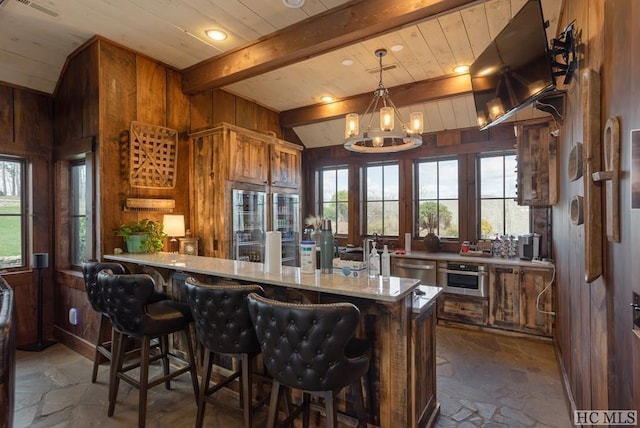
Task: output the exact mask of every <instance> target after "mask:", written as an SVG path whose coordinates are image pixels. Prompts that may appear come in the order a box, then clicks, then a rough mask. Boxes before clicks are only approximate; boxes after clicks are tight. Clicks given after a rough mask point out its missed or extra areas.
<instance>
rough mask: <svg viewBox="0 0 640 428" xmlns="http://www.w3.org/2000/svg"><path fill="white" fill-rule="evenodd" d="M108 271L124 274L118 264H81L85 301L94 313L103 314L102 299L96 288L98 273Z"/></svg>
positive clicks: (122, 268)
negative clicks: (87, 300) (85, 291)
mask: <svg viewBox="0 0 640 428" xmlns="http://www.w3.org/2000/svg"><path fill="white" fill-rule="evenodd" d="M104 269H110V270H111V271H112V272H113V273H116V274H123V273H125V270H124V267H123V266H122V265H121V264H120V263H103V262H98V261H88V262H84V263H82V274H83V276H84V287H85V289H86V290H87V299H89V303H90V304H91V307H92V308H93V309H94V310H95V311H96V312H103V313H104V312H105V306H104V299H103V298H102V293H101V292H100V289H99V287H98V272H100V271H101V270H104Z"/></svg>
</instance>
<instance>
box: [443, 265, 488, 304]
mask: <svg viewBox="0 0 640 428" xmlns="http://www.w3.org/2000/svg"><path fill="white" fill-rule="evenodd" d="M438 285H440V286H441V287H442V288H443V291H444V292H445V293H456V294H464V295H467V296H477V297H487V289H488V285H489V269H488V268H487V266H485V265H481V264H478V263H454V262H439V263H438Z"/></svg>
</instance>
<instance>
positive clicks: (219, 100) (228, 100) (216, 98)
mask: <svg viewBox="0 0 640 428" xmlns="http://www.w3.org/2000/svg"><path fill="white" fill-rule="evenodd" d="M209 93H211V98H212V101H213V114H212V119H211V123H210V126H217V125H218V124H219V123H222V122H226V123H231V124H233V125H237V123H236V98H238V97H236V96H235V95H233V94H230V93H229V92H226V91H223V90H221V89H215V90H213V91H209ZM194 129H195V128H194Z"/></svg>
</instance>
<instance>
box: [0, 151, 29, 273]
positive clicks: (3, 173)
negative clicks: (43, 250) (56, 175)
mask: <svg viewBox="0 0 640 428" xmlns="http://www.w3.org/2000/svg"><path fill="white" fill-rule="evenodd" d="M24 174H25V163H24V161H23V160H17V159H12V158H4V157H0V268H12V267H21V266H25V247H26V245H25V236H26V233H25V229H26V206H25V203H24V200H25V199H24V198H25V187H24V186H25V182H26V181H25V175H24Z"/></svg>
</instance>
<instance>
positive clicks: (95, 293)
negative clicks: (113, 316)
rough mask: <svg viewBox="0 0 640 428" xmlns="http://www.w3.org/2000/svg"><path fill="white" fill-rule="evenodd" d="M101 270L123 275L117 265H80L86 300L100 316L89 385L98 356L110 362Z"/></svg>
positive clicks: (119, 265) (94, 372)
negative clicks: (109, 270) (100, 286)
mask: <svg viewBox="0 0 640 428" xmlns="http://www.w3.org/2000/svg"><path fill="white" fill-rule="evenodd" d="M103 269H111V271H112V272H114V273H117V274H123V273H125V270H124V267H123V266H122V265H121V264H119V263H101V262H98V261H88V262H84V263H82V275H83V277H84V287H85V289H86V291H87V299H88V300H89V304H91V307H92V308H93V310H94V311H96V312H98V313H99V314H100V323H99V324H98V340H97V342H96V348H95V353H94V356H93V372H92V374H91V383H95V382H96V379H97V378H98V366H99V365H100V356H101V355H102V356H104V357H105V358H106V359H107V360H108V361H109V362H111V348H112V342H111V339H110V338H109V337H106V334H105V331H104V330H105V325H106V322H107V311H106V309H105V307H104V299H103V298H102V293H101V292H100V290H99V288H98V283H97V282H98V272H100V271H101V270H103Z"/></svg>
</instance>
